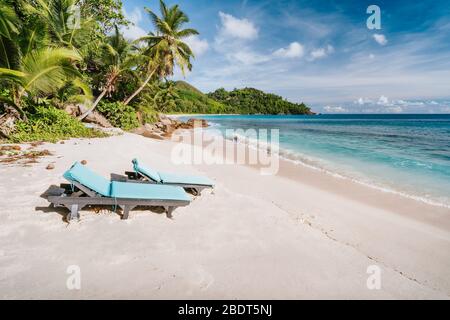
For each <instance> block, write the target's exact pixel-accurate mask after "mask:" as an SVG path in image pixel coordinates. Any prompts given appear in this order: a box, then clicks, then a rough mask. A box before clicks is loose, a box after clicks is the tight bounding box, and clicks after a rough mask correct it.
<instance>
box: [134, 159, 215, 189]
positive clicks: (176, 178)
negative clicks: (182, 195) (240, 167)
mask: <svg viewBox="0 0 450 320" xmlns="http://www.w3.org/2000/svg"><path fill="white" fill-rule="evenodd" d="M132 163H133V169H134V172H125V174H126V175H127V176H128V178H129V179H131V180H138V181H144V182H149V183H154V184H163V185H168V186H178V187H183V188H184V189H188V190H192V191H193V192H194V194H196V195H200V194H201V192H202V191H203V190H204V189H206V188H214V181H212V180H211V179H209V178H207V177H202V176H187V175H177V174H171V173H165V172H160V171H156V170H154V169H152V168H150V167H147V166H144V165H142V164H141V163H139V161H138V160H137V159H133V161H132Z"/></svg>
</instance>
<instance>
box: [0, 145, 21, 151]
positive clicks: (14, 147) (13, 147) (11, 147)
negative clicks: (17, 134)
mask: <svg viewBox="0 0 450 320" xmlns="http://www.w3.org/2000/svg"><path fill="white" fill-rule="evenodd" d="M20 150H22V148H21V147H20V146H17V145H6V146H1V147H0V151H20Z"/></svg>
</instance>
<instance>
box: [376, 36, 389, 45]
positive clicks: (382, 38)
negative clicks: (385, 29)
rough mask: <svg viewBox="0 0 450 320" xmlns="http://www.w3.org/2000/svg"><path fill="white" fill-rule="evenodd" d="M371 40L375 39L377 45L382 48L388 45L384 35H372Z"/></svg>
mask: <svg viewBox="0 0 450 320" xmlns="http://www.w3.org/2000/svg"><path fill="white" fill-rule="evenodd" d="M373 38H374V39H375V41H376V42H378V44H380V45H382V46H384V45H386V44H387V43H388V40H387V39H386V37H385V35H384V34H379V33H376V34H374V35H373Z"/></svg>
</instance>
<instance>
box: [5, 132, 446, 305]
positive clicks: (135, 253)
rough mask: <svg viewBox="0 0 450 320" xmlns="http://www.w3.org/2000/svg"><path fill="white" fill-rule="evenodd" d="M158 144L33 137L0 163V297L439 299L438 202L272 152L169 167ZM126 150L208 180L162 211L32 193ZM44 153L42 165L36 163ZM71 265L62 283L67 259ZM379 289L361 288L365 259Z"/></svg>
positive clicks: (441, 239) (122, 166) (103, 169)
mask: <svg viewBox="0 0 450 320" xmlns="http://www.w3.org/2000/svg"><path fill="white" fill-rule="evenodd" d="M173 146H174V143H173V142H170V141H158V140H152V139H147V138H144V137H141V136H138V135H134V134H129V133H125V134H124V135H121V136H115V137H111V138H106V139H91V140H78V139H74V140H70V141H66V142H65V144H45V145H42V146H39V147H38V149H48V150H50V151H51V152H52V153H53V156H49V157H45V158H42V159H40V160H39V163H36V164H32V165H30V166H22V165H18V164H8V165H6V164H0V177H1V178H0V195H1V196H0V243H1V245H0V298H3V299H13V298H33V299H37V298H56V299H60V298H68V299H79V298H82V299H91V298H100V299H113V298H125V299H132V298H139V299H140V298H149V299H170V298H172V299H174V298H175V299H203V298H204V299H315V298H325V299H329V298H341V299H358V298H361V299H372V298H373V299H383V298H386V299H399V298H406V299H421V298H439V299H449V297H450V210H449V209H448V208H443V207H435V206H431V205H427V204H424V203H419V202H417V201H415V200H411V199H406V198H402V197H400V196H397V195H392V194H386V193H383V192H381V191H377V190H374V189H370V188H365V187H363V186H360V185H357V184H354V183H351V182H349V181H344V180H340V179H336V178H333V177H330V176H326V175H325V174H323V173H320V172H315V171H314V170H311V169H308V168H306V167H299V166H298V165H294V164H292V163H282V166H281V171H280V173H279V175H277V176H262V175H260V174H259V171H258V170H255V169H254V168H251V167H248V166H241V165H197V166H180V165H178V166H175V165H173V164H172V163H170V154H171V150H172V148H173ZM134 157H137V158H139V159H140V160H141V161H142V162H145V163H147V164H148V165H151V166H153V167H155V168H157V169H160V170H162V171H169V172H177V173H192V174H197V175H206V176H208V177H210V178H212V179H214V180H215V181H216V183H217V186H216V188H215V189H214V191H213V192H210V191H205V192H204V193H203V195H202V196H201V197H197V198H195V199H194V200H193V201H192V203H191V205H189V206H188V207H184V208H179V209H177V210H176V211H175V212H174V219H172V220H170V219H168V218H167V217H166V216H165V215H164V214H162V213H158V212H154V211H155V210H154V211H143V210H139V211H133V212H132V213H131V219H129V220H126V221H123V220H121V219H120V216H119V214H118V213H114V212H110V211H104V212H101V213H95V212H93V211H90V210H83V211H81V220H80V221H75V222H71V223H70V224H67V223H66V222H64V221H63V215H64V214H65V213H66V210H64V209H53V208H49V204H48V202H47V201H46V200H45V199H43V198H41V197H40V195H41V194H42V193H43V192H44V191H46V190H47V189H48V187H49V186H51V185H59V184H60V183H62V182H65V181H64V179H63V178H62V174H63V172H64V171H65V170H67V169H68V168H69V167H70V165H71V164H72V163H73V162H75V161H77V160H78V161H80V160H86V161H87V162H88V164H87V165H88V166H89V167H90V168H91V169H93V170H95V171H97V172H99V173H100V174H102V175H104V176H105V177H109V175H110V174H111V173H117V174H122V173H123V172H124V171H125V170H130V169H131V168H132V167H131V159H132V158H134ZM49 163H54V164H55V169H54V170H46V169H45V168H46V167H47V165H48V164H49ZM70 265H77V266H79V267H80V268H81V269H80V270H81V289H80V290H68V289H67V287H66V280H67V278H68V276H69V275H68V274H67V272H66V271H67V268H68V267H69V266H70ZM371 265H377V266H378V267H379V268H380V269H381V272H382V273H381V289H380V290H369V289H368V288H367V284H366V282H367V278H368V277H369V274H367V268H368V267H369V266H371Z"/></svg>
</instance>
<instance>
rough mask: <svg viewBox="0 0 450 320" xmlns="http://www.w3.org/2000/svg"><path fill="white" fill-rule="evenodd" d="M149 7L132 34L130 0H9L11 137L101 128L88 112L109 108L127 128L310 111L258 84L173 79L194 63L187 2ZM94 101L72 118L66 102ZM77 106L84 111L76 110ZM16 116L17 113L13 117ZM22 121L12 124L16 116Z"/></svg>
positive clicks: (1, 102) (3, 7) (6, 132)
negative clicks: (205, 86) (213, 116)
mask: <svg viewBox="0 0 450 320" xmlns="http://www.w3.org/2000/svg"><path fill="white" fill-rule="evenodd" d="M159 4H160V8H159V11H160V12H159V14H157V13H155V12H153V11H152V10H150V9H148V8H145V10H146V12H147V14H148V16H149V18H150V20H151V22H152V24H153V31H152V32H149V33H148V34H147V35H146V36H144V37H142V38H139V39H125V37H124V36H123V35H122V34H121V33H120V30H121V27H122V26H126V25H128V24H129V22H128V21H127V20H126V19H125V16H124V14H123V10H122V2H121V0H1V2H0V136H1V137H6V138H7V139H9V140H11V141H31V140H46V141H56V140H58V139H64V138H69V137H72V136H73V137H89V136H99V134H98V132H95V131H92V130H89V129H86V128H85V127H84V126H83V125H82V123H81V122H80V121H82V120H83V119H84V118H85V117H87V116H88V115H89V114H90V113H91V112H93V111H98V112H100V113H102V114H103V115H104V116H105V117H106V118H107V119H108V120H109V121H110V122H111V124H113V125H115V126H118V127H121V128H122V129H124V130H130V129H133V128H136V127H137V126H139V125H140V124H144V123H147V122H154V121H155V120H156V119H157V114H158V113H159V112H161V113H245V114H254V113H262V114H269V113H270V114H279V113H283V114H304V113H309V112H310V111H309V108H307V107H306V106H305V105H304V104H295V103H290V102H288V101H285V100H283V99H282V98H281V97H279V96H276V95H272V94H266V93H263V92H262V91H258V90H256V89H242V90H234V91H231V92H227V91H225V90H223V89H219V90H217V91H215V92H213V93H210V94H208V95H206V94H204V93H202V92H201V91H199V90H197V89H196V88H194V87H193V86H191V85H189V84H188V83H186V82H183V81H179V82H173V81H170V80H167V78H170V77H171V76H173V74H174V69H175V68H176V67H178V68H179V69H180V70H181V71H182V73H183V74H184V73H185V71H187V70H189V71H190V70H191V69H192V59H193V57H194V54H193V52H192V50H191V48H190V47H189V46H188V45H187V43H186V42H184V41H185V39H186V38H187V37H189V36H193V35H197V34H198V32H197V31H196V30H195V29H191V28H188V27H186V25H187V24H188V23H189V18H188V16H187V15H186V14H185V13H184V12H183V11H182V10H181V8H180V7H179V6H178V5H172V6H167V5H166V4H165V3H164V1H162V0H160V1H159ZM77 105H79V106H80V108H79V109H81V110H86V112H84V114H77V115H76V116H78V119H75V118H71V117H70V116H68V115H67V114H65V113H64V112H65V111H63V110H66V109H70V110H72V111H73V110H77V109H78V108H74V106H75V107H76V106H77ZM73 112H77V111H73ZM11 119H13V121H11ZM11 123H12V124H11Z"/></svg>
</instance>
